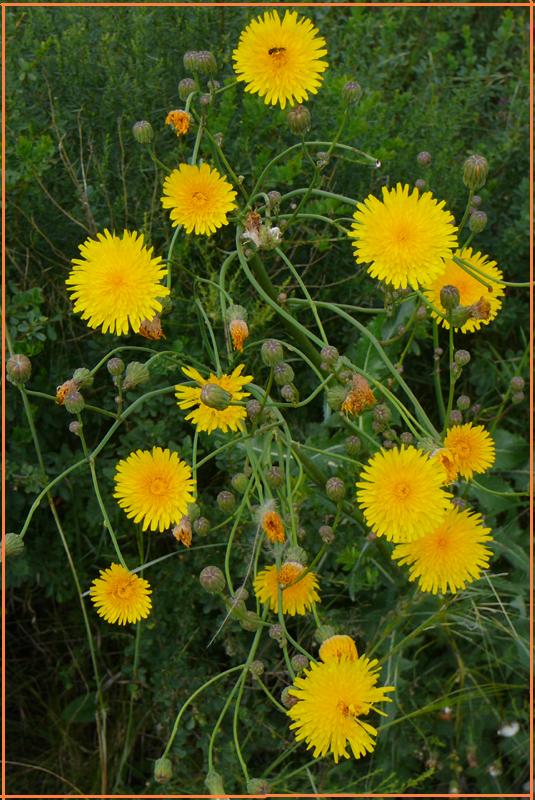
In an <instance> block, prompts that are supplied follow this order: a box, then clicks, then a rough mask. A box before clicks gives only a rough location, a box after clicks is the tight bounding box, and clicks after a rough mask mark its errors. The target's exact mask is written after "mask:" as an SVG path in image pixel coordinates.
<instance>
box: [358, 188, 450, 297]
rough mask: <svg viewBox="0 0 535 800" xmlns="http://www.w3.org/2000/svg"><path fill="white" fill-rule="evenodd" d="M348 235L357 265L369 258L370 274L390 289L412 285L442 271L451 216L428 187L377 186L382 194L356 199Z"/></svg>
mask: <svg viewBox="0 0 535 800" xmlns="http://www.w3.org/2000/svg"><path fill="white" fill-rule="evenodd" d="M353 217H354V219H355V222H354V223H353V225H352V226H351V227H352V231H351V232H350V234H349V235H350V236H351V237H352V238H353V239H354V240H355V241H354V242H353V247H354V249H355V258H356V261H357V263H358V264H366V263H369V264H370V266H368V273H369V274H370V275H371V276H372V278H378V280H380V281H384V282H385V283H388V284H390V285H391V286H393V287H394V288H395V289H400V288H402V289H405V288H406V287H407V286H410V287H411V288H413V289H417V288H418V287H419V285H420V284H423V285H424V286H428V285H429V283H430V282H431V281H432V280H434V279H435V278H436V277H438V276H439V275H440V273H441V272H443V271H444V259H445V258H449V257H450V256H451V254H452V251H453V250H454V249H455V247H456V246H457V237H456V230H457V228H456V227H455V225H454V224H453V223H454V219H453V216H452V215H451V214H450V212H449V211H446V210H445V208H444V201H443V200H442V201H441V202H440V203H439V202H437V201H436V200H435V199H434V198H433V197H432V195H431V192H425V194H423V195H420V193H419V192H418V189H414V190H413V191H412V192H411V193H410V194H409V186H408V185H407V184H405V185H404V186H402V185H401V184H400V183H398V184H397V186H396V188H395V189H387V188H386V186H383V199H382V201H381V200H378V199H377V197H374V196H373V195H369V197H367V198H366V200H365V201H364V202H363V203H357V210H356V211H355V213H354V214H353Z"/></svg>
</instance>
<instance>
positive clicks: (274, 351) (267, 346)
mask: <svg viewBox="0 0 535 800" xmlns="http://www.w3.org/2000/svg"><path fill="white" fill-rule="evenodd" d="M260 355H261V356H262V361H263V362H264V364H265V365H266V366H267V367H275V366H277V364H280V362H281V361H282V359H283V358H284V351H283V349H282V345H281V343H280V342H278V341H277V340H276V339H268V340H267V341H266V342H264V344H263V345H262V347H261V350H260ZM283 383H284V381H283Z"/></svg>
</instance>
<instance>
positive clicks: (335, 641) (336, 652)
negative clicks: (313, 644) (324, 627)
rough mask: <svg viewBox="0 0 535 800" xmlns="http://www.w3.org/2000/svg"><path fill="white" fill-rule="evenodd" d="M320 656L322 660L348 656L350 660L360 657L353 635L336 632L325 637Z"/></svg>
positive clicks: (335, 659)
mask: <svg viewBox="0 0 535 800" xmlns="http://www.w3.org/2000/svg"><path fill="white" fill-rule="evenodd" d="M319 655H320V658H321V660H322V661H325V662H327V661H340V660H341V659H342V658H347V659H348V660H349V661H356V660H357V658H358V654H357V647H356V645H355V642H354V641H353V639H352V638H351V636H344V635H341V634H335V635H334V636H329V638H328V639H325V641H324V642H323V644H322V645H321V647H320V653H319Z"/></svg>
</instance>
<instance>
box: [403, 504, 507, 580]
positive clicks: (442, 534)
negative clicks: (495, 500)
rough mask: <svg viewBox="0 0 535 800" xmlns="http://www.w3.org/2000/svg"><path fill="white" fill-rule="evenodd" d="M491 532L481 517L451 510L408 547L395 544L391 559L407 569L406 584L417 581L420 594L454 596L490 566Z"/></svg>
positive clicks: (455, 509)
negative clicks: (408, 581)
mask: <svg viewBox="0 0 535 800" xmlns="http://www.w3.org/2000/svg"><path fill="white" fill-rule="evenodd" d="M491 539H492V537H491V536H490V528H485V527H483V520H482V517H481V514H476V513H475V512H471V511H468V510H466V511H465V510H462V511H461V510H459V509H457V508H451V509H450V510H449V511H448V512H447V514H446V516H445V517H444V520H443V521H442V522H441V524H440V525H439V526H438V528H436V530H434V531H433V532H432V533H428V534H427V535H426V536H423V537H422V538H421V539H417V541H415V542H409V543H408V544H398V545H397V546H396V548H395V549H394V552H393V553H392V558H394V559H396V560H398V561H399V563H400V564H409V565H410V575H409V580H411V581H415V580H418V585H419V587H420V589H421V590H422V592H432V593H433V594H437V592H447V591H450V592H454V593H455V592H457V591H458V590H459V589H464V588H465V586H466V584H467V583H471V582H472V581H474V580H476V579H477V578H479V577H480V575H481V570H482V569H486V568H487V567H488V565H489V558H490V556H491V555H492V553H491V551H490V550H489V549H488V548H487V547H486V546H485V543H486V542H489V541H491Z"/></svg>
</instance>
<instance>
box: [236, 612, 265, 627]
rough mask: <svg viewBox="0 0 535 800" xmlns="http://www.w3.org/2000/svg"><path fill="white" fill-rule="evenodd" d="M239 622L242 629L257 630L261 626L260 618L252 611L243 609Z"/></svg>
mask: <svg viewBox="0 0 535 800" xmlns="http://www.w3.org/2000/svg"><path fill="white" fill-rule="evenodd" d="M239 623H240V627H242V628H243V630H244V631H257V630H258V629H259V628H260V627H262V620H261V619H260V617H259V616H258V614H256V613H255V612H254V611H245V612H244V614H243V616H242V617H241V618H240V620H239Z"/></svg>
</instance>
